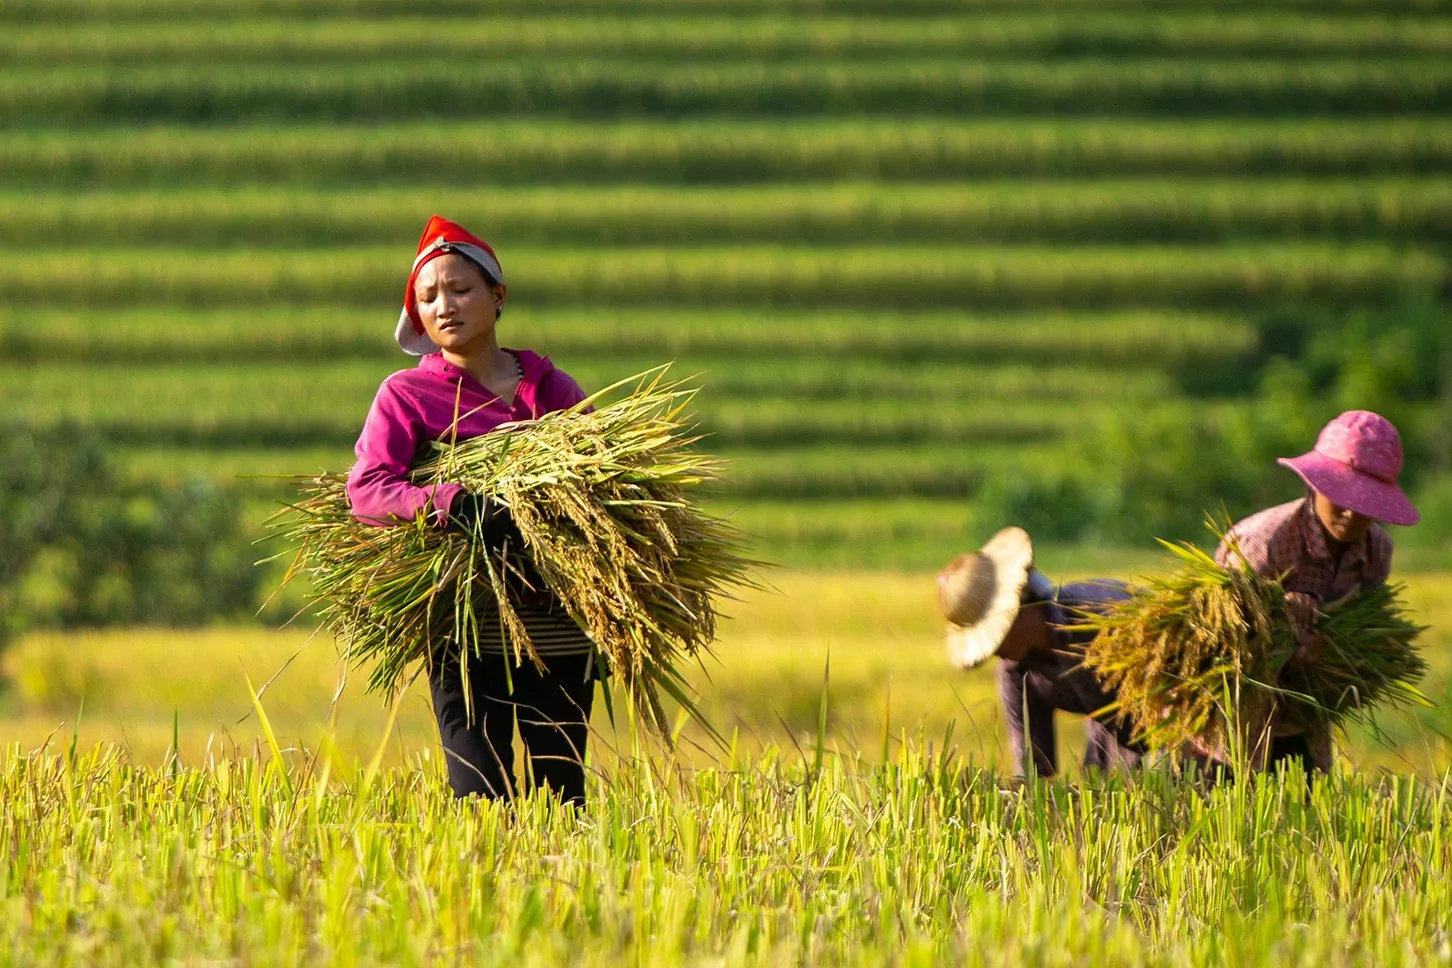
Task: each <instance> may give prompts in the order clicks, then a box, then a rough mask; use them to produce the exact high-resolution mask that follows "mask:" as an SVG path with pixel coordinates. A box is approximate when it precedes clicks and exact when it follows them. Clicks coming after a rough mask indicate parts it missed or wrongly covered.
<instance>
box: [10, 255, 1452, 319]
mask: <svg viewBox="0 0 1452 968" xmlns="http://www.w3.org/2000/svg"><path fill="white" fill-rule="evenodd" d="M60 241H69V240H60ZM400 258H401V257H400V248H399V246H397V245H395V246H387V247H378V246H374V247H358V248H349V249H342V248H339V249H334V250H317V249H306V250H295V251H287V250H279V249H271V250H241V251H226V252H214V251H205V250H200V251H199V250H196V249H188V248H177V249H174V250H165V249H142V250H132V251H126V250H107V249H71V250H53V249H52V250H43V251H36V250H35V249H34V248H24V249H11V250H3V251H0V304H3V303H6V302H8V303H11V304H13V305H14V306H15V307H16V308H19V307H22V306H28V305H32V304H36V305H45V306H47V307H49V308H58V307H62V306H75V307H80V306H86V307H92V308H106V309H110V308H114V307H116V306H119V305H122V304H125V303H148V304H153V303H156V302H157V301H164V302H168V303H171V304H175V305H187V306H235V305H255V306H267V305H273V304H276V303H277V302H279V301H295V302H302V303H306V302H309V301H316V302H318V303H321V304H326V305H329V306H337V305H356V306H366V307H370V310H369V311H370V312H374V311H377V307H380V306H388V305H390V304H396V303H398V302H399V301H401V296H402V291H401V290H402V283H403V281H404V278H405V276H406V268H407V263H406V262H400ZM505 265H506V267H507V269H508V278H509V281H510V284H511V286H512V288H513V290H514V293H515V298H516V300H517V302H516V305H524V306H527V307H534V306H545V305H550V304H555V305H563V304H575V305H581V304H585V303H587V302H588V303H591V304H595V305H600V306H606V305H615V306H620V305H632V306H644V305H656V306H663V305H680V304H697V305H703V306H704V305H715V306H761V307H767V306H807V307H817V308H826V307H832V308H845V307H868V306H870V307H874V308H878V309H890V308H895V307H901V308H913V307H916V308H949V307H951V308H957V309H963V310H965V311H966V310H974V309H986V308H990V307H1022V308H1037V309H1051V308H1055V309H1058V308H1062V309H1073V310H1083V309H1092V308H1114V309H1123V308H1129V307H1134V306H1154V307H1176V306H1178V307H1185V308H1222V309H1228V308H1244V307H1248V306H1265V305H1267V304H1274V303H1279V302H1289V301H1295V302H1300V303H1307V304H1320V305H1327V306H1345V305H1360V304H1365V303H1380V302H1385V301H1388V300H1392V299H1397V298H1404V297H1417V296H1431V295H1433V294H1436V293H1438V292H1440V291H1441V289H1442V288H1443V287H1444V286H1445V285H1446V284H1447V281H1448V266H1447V263H1446V261H1445V260H1444V259H1443V258H1442V257H1440V256H1438V255H1436V254H1434V253H1432V252H1430V251H1418V250H1415V249H1404V248H1391V247H1385V246H1377V245H1347V246H1329V245H1321V244H1300V243H1297V244H1284V245H1277V246H1267V245H1245V246H1235V247H1170V246H1163V247H1146V246H1138V247H1119V248H1116V247H1108V246H1092V247H1077V248H1076V247H1067V246H1066V247H1062V248H1043V247H1027V246H1025V247H1011V246H983V247H950V246H939V247H934V248H912V247H908V246H893V247H879V246H862V247H855V248H827V249H811V248H806V247H770V246H752V247H745V246H742V247H719V248H689V249H687V248H639V249H624V248H622V249H610V250H605V249H587V250H586V249H537V248H520V249H515V250H513V251H512V252H510V253H508V254H507V256H506V261H505Z"/></svg>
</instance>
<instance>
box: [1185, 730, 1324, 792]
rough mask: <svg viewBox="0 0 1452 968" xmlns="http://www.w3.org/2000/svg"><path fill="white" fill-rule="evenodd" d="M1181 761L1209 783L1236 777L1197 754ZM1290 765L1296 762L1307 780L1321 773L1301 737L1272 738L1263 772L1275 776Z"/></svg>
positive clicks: (1228, 767)
mask: <svg viewBox="0 0 1452 968" xmlns="http://www.w3.org/2000/svg"><path fill="white" fill-rule="evenodd" d="M1184 760H1185V762H1186V765H1187V766H1190V767H1192V768H1193V769H1194V770H1195V771H1196V772H1197V773H1199V774H1200V775H1201V776H1204V777H1206V778H1207V779H1209V780H1210V782H1211V783H1229V782H1230V781H1231V780H1232V779H1234V777H1235V770H1234V769H1233V768H1232V767H1231V765H1230V764H1229V763H1226V762H1223V761H1221V760H1213V759H1210V758H1209V757H1207V756H1203V755H1200V754H1198V753H1186V754H1184ZM1292 762H1299V763H1300V764H1301V769H1302V770H1303V771H1304V772H1305V774H1306V776H1312V775H1314V774H1316V773H1320V772H1322V770H1321V768H1320V767H1319V766H1317V765H1316V758H1315V756H1314V755H1313V754H1312V752H1311V741H1310V740H1309V739H1307V738H1306V735H1305V734H1304V733H1296V734H1295V735H1292V736H1275V737H1272V739H1271V744H1270V749H1269V750H1267V751H1266V757H1265V772H1267V773H1274V772H1276V771H1277V770H1280V769H1285V768H1288V767H1289V766H1290V764H1291V763H1292Z"/></svg>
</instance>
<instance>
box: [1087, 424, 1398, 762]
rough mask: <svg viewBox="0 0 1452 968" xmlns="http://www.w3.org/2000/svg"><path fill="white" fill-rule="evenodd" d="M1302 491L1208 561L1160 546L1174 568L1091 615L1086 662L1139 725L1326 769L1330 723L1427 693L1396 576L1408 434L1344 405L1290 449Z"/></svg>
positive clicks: (1197, 743) (1204, 758)
mask: <svg viewBox="0 0 1452 968" xmlns="http://www.w3.org/2000/svg"><path fill="white" fill-rule="evenodd" d="M1280 463H1281V464H1282V465H1283V466H1285V467H1288V468H1290V469H1291V470H1292V471H1294V472H1295V473H1296V474H1297V475H1299V476H1300V478H1301V479H1302V481H1304V483H1305V485H1306V488H1307V493H1306V495H1305V496H1304V497H1302V498H1299V499H1297V500H1295V501H1291V502H1289V503H1286V504H1282V505H1280V506H1278V507H1273V508H1270V509H1268V510H1265V511H1261V512H1260V513H1258V514H1255V515H1252V516H1251V517H1249V518H1246V519H1245V520H1243V521H1241V522H1240V523H1238V524H1236V525H1235V526H1234V527H1232V528H1230V529H1229V530H1228V531H1226V533H1225V534H1224V535H1223V538H1222V540H1221V542H1220V546H1219V548H1218V550H1217V551H1216V553H1215V556H1214V558H1213V559H1212V558H1211V557H1210V556H1208V555H1206V554H1205V553H1204V552H1202V551H1200V550H1199V549H1197V548H1195V547H1194V546H1193V545H1190V544H1188V543H1187V544H1184V545H1181V546H1178V547H1176V546H1167V547H1170V549H1171V551H1172V552H1173V553H1174V554H1175V556H1176V560H1177V562H1178V564H1179V566H1180V567H1179V568H1178V569H1177V570H1176V571H1174V572H1173V573H1172V574H1169V575H1165V576H1156V577H1151V578H1150V579H1148V580H1147V582H1146V584H1145V585H1144V586H1143V587H1140V588H1136V589H1135V590H1134V592H1133V594H1132V595H1131V596H1130V597H1129V598H1127V599H1126V600H1124V601H1123V602H1120V603H1118V604H1116V605H1114V606H1113V607H1112V608H1110V609H1108V610H1107V611H1105V612H1103V613H1101V614H1098V615H1089V616H1086V619H1085V626H1086V631H1089V632H1092V633H1096V634H1094V637H1093V640H1092V644H1091V646H1090V648H1089V650H1088V653H1087V656H1086V662H1087V663H1088V665H1089V666H1090V667H1091V668H1093V669H1094V670H1095V671H1096V672H1098V673H1099V675H1100V676H1101V678H1102V679H1103V680H1104V681H1105V682H1106V683H1108V684H1109V685H1111V686H1113V687H1114V688H1115V689H1116V690H1117V692H1118V699H1119V703H1120V709H1121V711H1122V712H1123V713H1124V715H1125V716H1126V717H1127V718H1128V719H1129V720H1131V721H1132V722H1133V723H1134V726H1135V734H1136V736H1138V737H1140V738H1143V739H1145V740H1146V741H1148V742H1150V743H1151V744H1152V745H1154V746H1157V747H1161V748H1164V749H1180V748H1182V747H1183V751H1184V752H1187V753H1189V754H1190V755H1191V757H1192V758H1193V759H1198V760H1200V762H1201V764H1202V765H1210V764H1212V763H1213V764H1215V765H1216V769H1217V770H1219V769H1223V768H1224V767H1225V766H1226V765H1227V764H1229V763H1230V762H1231V761H1233V760H1237V759H1239V758H1241V757H1243V758H1244V760H1245V762H1247V763H1248V764H1249V765H1250V766H1251V767H1252V768H1257V769H1260V768H1274V767H1275V766H1276V765H1277V764H1280V763H1283V762H1287V761H1292V760H1296V761H1300V762H1301V763H1302V765H1303V766H1304V768H1305V769H1306V770H1308V771H1310V770H1317V771H1323V772H1324V771H1328V770H1329V769H1330V767H1331V728H1332V726H1333V725H1335V724H1336V723H1339V722H1341V721H1342V720H1344V719H1345V718H1347V717H1350V716H1361V715H1366V714H1367V713H1368V712H1369V711H1370V710H1372V709H1373V708H1375V707H1376V706H1377V705H1379V704H1385V703H1391V704H1395V703H1400V702H1408V701H1410V702H1418V701H1425V700H1424V698H1423V697H1422V696H1421V694H1420V693H1419V692H1417V690H1416V687H1415V683H1416V681H1417V680H1418V679H1419V678H1420V677H1421V675H1422V674H1423V672H1424V670H1425V667H1426V663H1425V661H1424V660H1423V659H1422V657H1421V654H1420V653H1419V652H1418V651H1417V650H1416V648H1415V647H1414V646H1413V640H1414V639H1415V638H1416V636H1417V635H1418V633H1419V632H1420V631H1421V629H1420V628H1419V627H1418V626H1417V625H1415V624H1414V623H1413V622H1411V621H1410V620H1409V619H1408V618H1407V617H1406V616H1405V614H1404V612H1403V610H1402V605H1401V602H1400V600H1399V598H1398V594H1397V589H1396V588H1394V587H1389V586H1388V585H1387V579H1388V577H1389V575H1390V573H1391V556H1392V543H1391V539H1390V538H1389V537H1388V536H1387V534H1386V532H1385V531H1383V530H1382V529H1381V528H1380V527H1379V526H1378V525H1377V524H1376V523H1375V522H1378V521H1381V522H1388V523H1392V524H1402V525H1410V524H1415V523H1416V522H1417V520H1418V514H1417V511H1416V509H1415V508H1414V507H1413V506H1412V503H1411V501H1409V500H1408V499H1407V497H1406V495H1405V494H1403V493H1402V491H1401V489H1400V488H1399V487H1398V486H1397V479H1398V477H1399V475H1400V473H1401V469H1402V447H1401V439H1400V437H1399V436H1398V434H1397V431H1396V428H1395V427H1393V426H1392V425H1391V423H1390V422H1389V421H1387V420H1386V419H1385V418H1383V417H1381V416H1378V415H1377V414H1374V413H1369V412H1367V411H1350V412H1347V413H1343V414H1342V415H1341V416H1339V417H1337V418H1336V419H1335V420H1333V421H1332V422H1331V423H1329V424H1328V425H1327V426H1326V427H1325V429H1324V430H1322V432H1321V435H1320V437H1319V439H1318V440H1317V442H1316V447H1315V449H1314V450H1313V451H1311V452H1310V453H1307V454H1304V455H1302V456H1300V457H1296V458H1282V459H1281V460H1280Z"/></svg>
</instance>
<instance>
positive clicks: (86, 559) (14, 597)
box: [0, 425, 260, 642]
mask: <svg viewBox="0 0 1452 968" xmlns="http://www.w3.org/2000/svg"><path fill="white" fill-rule="evenodd" d="M253 558H254V556H253V553H252V547H251V545H250V542H249V540H248V537H247V535H246V534H245V532H244V530H243V528H242V524H241V520H240V517H239V515H238V502H237V500H236V497H235V495H234V494H232V493H231V492H230V491H228V490H226V489H223V488H220V487H218V486H216V485H213V484H210V483H207V482H204V481H193V482H186V483H181V484H174V483H167V482H144V483H138V482H134V481H129V480H125V479H123V478H122V477H121V476H120V475H119V474H117V472H116V471H115V470H114V468H113V467H112V466H111V465H110V463H109V462H108V461H107V460H106V457H105V455H104V453H103V451H102V448H101V447H100V444H99V442H98V441H97V440H96V439H95V438H94V436H91V435H89V434H88V433H86V432H84V431H82V430H79V429H77V428H74V427H61V428H54V429H45V430H39V429H34V428H27V427H24V426H18V425H11V426H5V427H0V642H3V641H4V640H6V639H7V638H8V637H10V636H12V635H14V634H16V633H19V632H24V631H27V630H30V629H35V628H75V627H89V626H104V625H119V624H130V623H147V624H159V625H191V624H198V623H202V622H205V621H209V620H212V619H216V618H229V617H235V616H240V615H243V614H246V613H248V612H249V611H250V610H251V609H252V608H253V607H254V605H255V603H256V601H257V592H258V583H259V579H260V573H259V570H258V569H257V568H255V567H254V566H253Z"/></svg>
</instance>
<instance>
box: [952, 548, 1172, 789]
mask: <svg viewBox="0 0 1452 968" xmlns="http://www.w3.org/2000/svg"><path fill="white" fill-rule="evenodd" d="M1033 564H1034V551H1033V542H1032V541H1031V540H1030V539H1029V536H1028V533H1027V532H1025V531H1024V530H1023V529H1022V528H1005V529H1004V530H1002V531H1000V532H999V533H998V534H996V535H994V536H993V537H992V538H991V539H990V540H989V542H988V543H987V544H986V545H984V546H983V548H982V550H980V551H978V552H976V553H973V554H966V555H959V556H958V557H957V558H955V559H954V560H953V561H952V563H950V564H949V565H948V567H947V568H945V569H943V572H942V574H940V575H939V576H938V604H939V607H940V608H941V609H942V611H943V615H944V617H946V618H947V619H948V622H949V625H948V655H949V657H950V659H951V660H952V662H953V663H954V664H955V665H957V666H959V667H960V668H964V669H969V668H972V667H973V666H976V665H979V664H980V663H982V662H984V661H985V660H987V659H988V658H990V657H992V656H997V657H998V659H999V663H998V695H999V698H1000V700H1001V701H1002V702H1003V712H1004V717H1005V718H1006V719H1007V720H1008V728H1009V735H1010V738H1011V739H1012V743H1013V756H1014V763H1015V764H1016V768H1017V769H1018V770H1019V771H1020V772H1022V771H1023V770H1024V769H1025V767H1031V768H1032V769H1033V770H1034V771H1035V772H1037V773H1038V774H1039V775H1041V776H1052V775H1053V774H1054V772H1055V770H1056V766H1057V763H1058V754H1057V750H1056V739H1055V732H1054V713H1055V712H1056V711H1063V712H1069V713H1077V714H1079V715H1081V716H1089V717H1091V718H1090V719H1089V721H1088V722H1087V723H1086V734H1087V738H1088V747H1087V749H1086V750H1085V753H1084V767H1085V769H1088V768H1090V767H1094V768H1096V769H1099V770H1102V771H1108V770H1109V769H1111V768H1112V767H1113V766H1114V765H1115V764H1116V763H1120V764H1122V765H1124V766H1127V767H1134V766H1137V765H1138V764H1139V761H1140V756H1141V755H1142V753H1143V751H1144V748H1143V746H1141V745H1139V744H1137V743H1135V742H1133V741H1132V739H1131V737H1130V729H1129V727H1128V725H1126V724H1124V723H1121V722H1120V721H1119V718H1118V717H1117V716H1116V715H1115V714H1114V713H1112V712H1104V711H1103V710H1104V708H1105V707H1106V706H1108V705H1110V704H1111V703H1112V702H1113V701H1114V697H1113V696H1112V695H1110V694H1109V693H1108V692H1106V690H1105V688H1104V686H1103V684H1102V683H1101V682H1100V681H1099V679H1098V677H1097V676H1095V674H1094V673H1092V672H1090V671H1089V670H1088V669H1085V668H1084V667H1083V666H1082V665H1081V663H1082V661H1083V658H1084V646H1085V645H1086V644H1087V643H1088V642H1089V641H1090V640H1091V639H1092V638H1093V633H1092V632H1083V631H1080V630H1077V629H1073V628H1071V627H1070V626H1073V625H1075V624H1076V613H1078V612H1082V611H1091V612H1092V611H1099V610H1101V609H1103V608H1104V606H1106V605H1108V604H1109V603H1112V602H1117V601H1122V600H1123V599H1124V598H1126V597H1127V593H1126V590H1125V586H1124V585H1123V584H1122V583H1121V582H1116V581H1112V580H1109V579H1099V580H1095V581H1088V582H1075V583H1070V584H1066V585H1064V586H1062V587H1060V588H1057V589H1056V588H1055V587H1054V585H1053V583H1052V582H1051V581H1049V579H1048V578H1047V577H1045V576H1044V574H1043V573H1042V572H1040V571H1038V570H1037V569H1035V568H1034V566H1033ZM1026 734H1027V735H1026ZM1030 755H1032V759H1031V760H1030V759H1029V756H1030Z"/></svg>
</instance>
